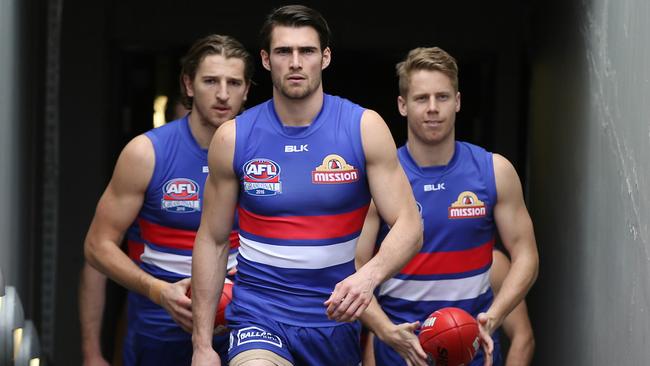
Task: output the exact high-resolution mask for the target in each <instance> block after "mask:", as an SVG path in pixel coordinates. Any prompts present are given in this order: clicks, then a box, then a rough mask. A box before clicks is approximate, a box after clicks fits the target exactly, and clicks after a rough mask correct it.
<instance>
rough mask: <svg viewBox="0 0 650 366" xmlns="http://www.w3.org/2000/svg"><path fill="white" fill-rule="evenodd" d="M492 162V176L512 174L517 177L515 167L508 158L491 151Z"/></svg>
mask: <svg viewBox="0 0 650 366" xmlns="http://www.w3.org/2000/svg"><path fill="white" fill-rule="evenodd" d="M492 164H493V165H494V176H495V178H497V179H499V177H503V178H505V177H508V176H510V177H511V178H512V176H514V177H517V172H516V171H515V167H514V166H513V165H512V163H511V162H510V160H508V159H506V158H505V157H504V156H503V155H501V154H497V153H492Z"/></svg>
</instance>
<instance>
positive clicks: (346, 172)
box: [311, 154, 359, 184]
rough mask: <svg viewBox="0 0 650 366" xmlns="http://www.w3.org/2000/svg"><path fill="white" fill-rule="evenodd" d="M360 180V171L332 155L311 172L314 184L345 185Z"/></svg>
mask: <svg viewBox="0 0 650 366" xmlns="http://www.w3.org/2000/svg"><path fill="white" fill-rule="evenodd" d="M358 180H359V171H358V170H357V169H355V168H354V167H353V166H352V165H349V164H348V163H346V162H345V159H343V158H342V157H340V156H339V155H336V154H330V155H327V156H326V157H325V159H323V163H322V164H321V165H319V166H317V167H316V169H315V170H312V172H311V182H312V183H314V184H343V183H352V182H356V181H358Z"/></svg>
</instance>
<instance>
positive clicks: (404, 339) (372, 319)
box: [355, 202, 427, 366]
mask: <svg viewBox="0 0 650 366" xmlns="http://www.w3.org/2000/svg"><path fill="white" fill-rule="evenodd" d="M379 225H380V219H379V215H378V213H377V209H376V207H375V205H374V203H372V202H371V203H370V208H369V209H368V213H367V214H366V219H365V221H364V224H363V229H362V230H361V235H360V236H359V242H358V243H357V251H356V257H355V265H356V268H357V269H359V268H361V267H362V266H363V265H365V264H366V263H368V262H369V261H370V260H371V259H372V256H373V254H374V251H375V243H376V241H377V233H378V231H379ZM360 319H361V321H362V322H363V324H364V325H365V326H366V327H367V328H368V329H370V330H371V331H372V332H371V333H370V334H369V336H368V340H367V343H366V347H365V348H364V360H366V359H369V360H374V357H373V356H374V355H373V352H374V347H373V344H372V337H373V333H374V334H377V336H378V337H379V339H381V340H382V341H383V342H385V343H386V344H388V345H390V346H391V347H392V348H393V349H394V350H395V351H396V352H398V353H399V354H400V355H401V356H402V357H403V358H404V359H405V360H407V361H408V364H409V365H422V366H424V365H426V357H427V356H426V353H424V350H423V349H422V346H420V342H419V340H418V337H417V336H416V335H415V333H414V332H415V330H417V329H418V327H419V326H420V322H417V321H416V322H413V323H404V324H399V325H396V324H393V322H392V321H391V320H390V319H389V318H388V316H387V315H386V313H384V311H383V310H382V308H381V306H380V305H379V303H378V302H377V299H376V298H375V297H374V296H373V298H372V300H371V302H370V305H368V308H367V309H366V310H365V311H364V312H363V314H361V317H360Z"/></svg>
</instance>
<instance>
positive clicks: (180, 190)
mask: <svg viewBox="0 0 650 366" xmlns="http://www.w3.org/2000/svg"><path fill="white" fill-rule="evenodd" d="M160 208H161V209H163V210H165V211H168V212H177V213H188V212H196V211H201V199H200V198H199V185H198V184H197V183H196V182H195V181H193V180H191V179H189V178H174V179H171V180H168V181H167V183H165V185H163V198H162V202H161V207H160Z"/></svg>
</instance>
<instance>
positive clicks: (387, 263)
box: [325, 110, 422, 321]
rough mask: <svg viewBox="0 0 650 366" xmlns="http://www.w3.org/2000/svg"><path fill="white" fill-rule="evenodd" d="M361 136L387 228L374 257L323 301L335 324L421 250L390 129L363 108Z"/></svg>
mask: <svg viewBox="0 0 650 366" xmlns="http://www.w3.org/2000/svg"><path fill="white" fill-rule="evenodd" d="M361 138H362V142H363V150H364V153H365V156H366V171H367V174H368V183H369V185H370V192H371V194H372V198H373V200H374V203H375V205H376V207H377V211H378V212H379V214H380V216H381V217H382V218H383V219H384V221H385V222H386V223H387V224H388V225H389V226H390V227H391V229H390V231H389V232H388V235H387V236H386V238H385V239H384V241H383V242H382V243H381V246H380V249H379V251H378V252H377V253H376V254H375V256H373V257H372V258H371V259H370V261H368V262H367V263H366V264H365V265H363V266H362V267H361V268H359V269H358V270H357V272H356V273H355V274H353V275H352V276H350V277H348V278H346V279H345V280H343V281H341V282H339V283H338V284H337V285H336V287H335V289H334V292H332V295H331V296H330V298H329V299H328V300H327V301H326V303H325V305H326V306H327V314H328V316H329V317H330V318H332V319H335V320H337V321H350V320H355V319H357V318H358V317H359V316H361V314H362V313H363V311H364V310H365V309H366V308H367V307H368V305H369V304H370V300H371V298H372V293H373V291H374V290H375V288H376V287H377V286H378V285H379V284H380V283H382V282H384V281H385V280H386V279H388V278H390V277H391V276H393V275H394V274H395V273H397V272H398V271H399V270H400V269H401V268H402V267H403V266H404V265H406V263H407V262H408V261H409V260H410V259H411V258H412V257H413V256H414V255H415V254H416V253H417V252H418V251H419V250H420V248H421V247H422V225H421V222H420V218H419V214H418V211H417V207H416V204H415V199H414V198H413V193H412V192H411V187H410V185H409V182H408V180H407V178H406V175H405V174H404V171H403V170H402V167H401V166H400V164H399V161H398V159H397V152H396V149H395V143H394V142H393V138H392V136H391V134H390V131H389V130H388V127H387V126H386V123H385V122H384V120H383V119H382V118H381V117H380V116H379V115H378V114H377V113H375V112H374V111H371V110H366V111H365V112H364V114H363V116H362V118H361Z"/></svg>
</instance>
